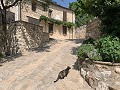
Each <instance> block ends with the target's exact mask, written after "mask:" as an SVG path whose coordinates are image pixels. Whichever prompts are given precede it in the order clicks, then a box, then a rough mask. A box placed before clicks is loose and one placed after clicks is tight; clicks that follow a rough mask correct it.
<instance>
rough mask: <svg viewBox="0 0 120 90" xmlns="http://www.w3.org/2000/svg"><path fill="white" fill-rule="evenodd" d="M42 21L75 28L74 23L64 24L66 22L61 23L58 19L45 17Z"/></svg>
mask: <svg viewBox="0 0 120 90" xmlns="http://www.w3.org/2000/svg"><path fill="white" fill-rule="evenodd" d="M40 21H45V22H51V23H53V24H58V25H63V26H67V27H68V28H71V27H73V26H75V24H74V23H72V22H64V21H60V20H56V19H53V18H49V17H46V16H43V15H41V16H40Z"/></svg>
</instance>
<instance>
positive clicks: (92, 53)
mask: <svg viewBox="0 0 120 90" xmlns="http://www.w3.org/2000/svg"><path fill="white" fill-rule="evenodd" d="M77 56H78V58H80V59H85V58H89V59H91V60H102V57H101V56H100V54H99V52H98V50H97V49H95V46H93V45H92V44H83V45H82V46H81V47H80V48H79V49H78V53H77Z"/></svg>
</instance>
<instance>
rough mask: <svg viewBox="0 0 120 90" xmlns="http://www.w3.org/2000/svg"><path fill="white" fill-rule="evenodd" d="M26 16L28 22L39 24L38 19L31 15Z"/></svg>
mask: <svg viewBox="0 0 120 90" xmlns="http://www.w3.org/2000/svg"><path fill="white" fill-rule="evenodd" d="M27 17H28V22H29V23H32V24H35V25H39V20H38V19H36V18H33V17H29V16H27Z"/></svg>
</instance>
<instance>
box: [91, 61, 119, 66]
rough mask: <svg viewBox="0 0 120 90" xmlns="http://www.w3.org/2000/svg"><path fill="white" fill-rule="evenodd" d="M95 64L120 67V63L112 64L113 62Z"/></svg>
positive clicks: (97, 62) (96, 62)
mask: <svg viewBox="0 0 120 90" xmlns="http://www.w3.org/2000/svg"><path fill="white" fill-rule="evenodd" d="M93 62H94V63H95V64H100V65H107V66H120V63H111V62H102V61H93Z"/></svg>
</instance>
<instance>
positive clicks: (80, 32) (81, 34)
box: [75, 25, 87, 39]
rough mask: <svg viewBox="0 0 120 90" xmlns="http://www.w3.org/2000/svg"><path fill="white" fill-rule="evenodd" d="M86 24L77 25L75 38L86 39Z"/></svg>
mask: <svg viewBox="0 0 120 90" xmlns="http://www.w3.org/2000/svg"><path fill="white" fill-rule="evenodd" d="M86 33H87V32H86V25H83V26H80V27H77V28H76V29H75V38H76V39H85V38H86Z"/></svg>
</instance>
